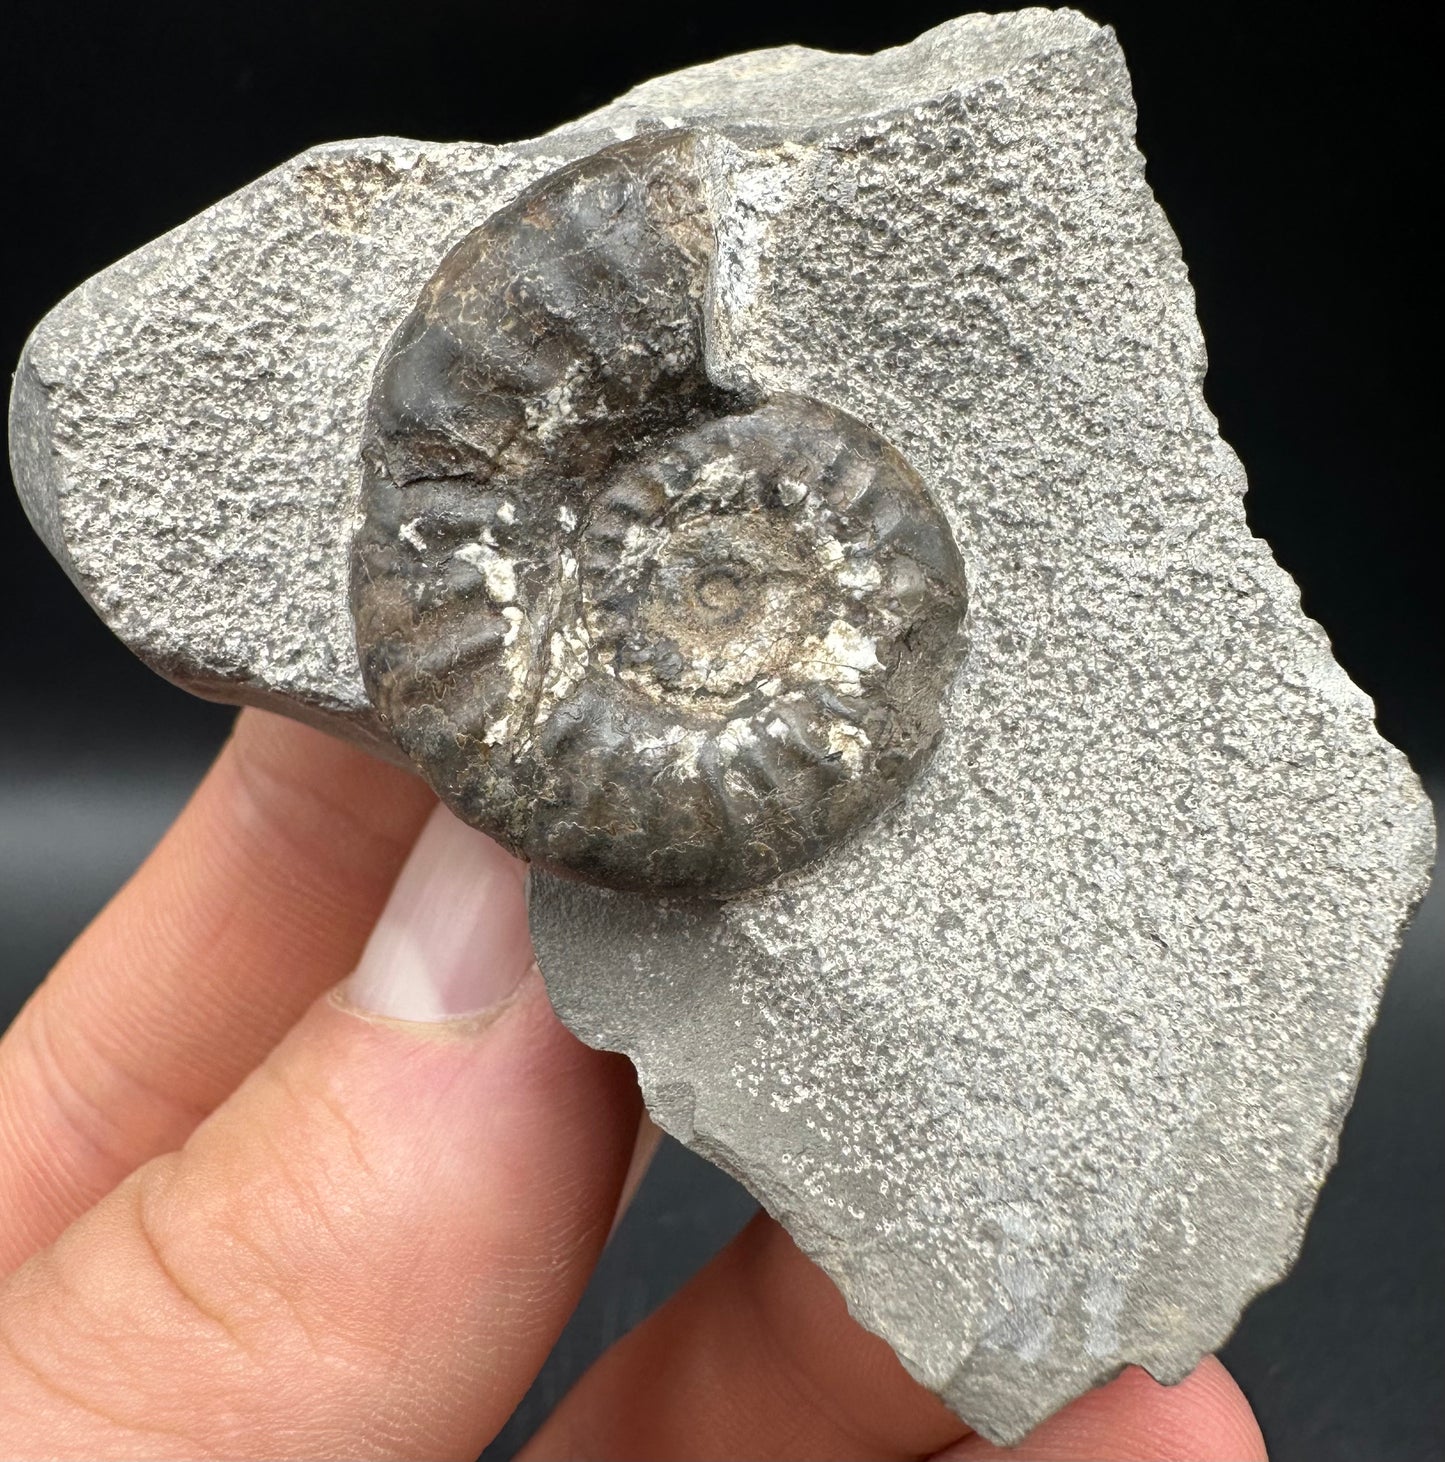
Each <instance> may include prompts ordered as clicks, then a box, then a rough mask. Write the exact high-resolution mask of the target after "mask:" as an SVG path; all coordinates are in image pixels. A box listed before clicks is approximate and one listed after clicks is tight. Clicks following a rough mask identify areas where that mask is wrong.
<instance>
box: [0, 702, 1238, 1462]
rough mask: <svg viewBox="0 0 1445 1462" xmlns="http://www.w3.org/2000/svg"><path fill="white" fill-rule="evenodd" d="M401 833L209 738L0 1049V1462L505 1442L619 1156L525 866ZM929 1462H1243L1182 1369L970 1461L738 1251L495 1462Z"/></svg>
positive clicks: (1234, 1396)
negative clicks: (689, 1460) (553, 976)
mask: <svg viewBox="0 0 1445 1462" xmlns="http://www.w3.org/2000/svg"><path fill="white" fill-rule="evenodd" d="M433 806H434V804H433V802H432V800H431V798H430V796H429V795H428V794H427V792H426V791H425V789H424V788H422V787H421V786H420V785H419V784H418V783H417V782H415V781H414V780H412V779H411V778H409V777H407V776H405V775H404V774H403V773H401V772H398V771H395V770H393V769H391V768H387V767H384V766H381V765H380V764H378V763H376V762H373V761H372V760H370V759H369V758H367V757H365V756H363V755H362V754H361V753H359V752H357V751H354V750H352V749H349V748H347V747H345V746H342V745H340V744H339V743H336V742H333V741H332V740H330V739H329V738H327V737H325V736H322V735H320V734H319V733H317V732H314V731H309V730H306V729H305V728H303V727H300V726H296V725H293V724H291V723H289V722H285V721H282V720H279V719H277V718H275V717H271V716H266V715H263V714H260V713H256V712H245V713H243V714H242V715H241V717H240V719H239V723H238V727H237V731H236V734H235V736H234V737H233V738H232V740H231V741H230V743H229V744H228V745H227V747H226V749H225V750H224V751H223V752H222V754H221V756H220V758H219V760H218V761H217V763H216V765H215V767H214V768H213V769H212V770H211V772H210V774H209V775H208V776H207V778H206V780H205V781H204V782H203V783H202V785H201V787H200V789H199V790H198V791H197V793H196V795H195V797H194V798H193V799H192V801H191V803H190V805H189V806H188V807H187V808H186V810H185V812H184V813H182V815H181V817H180V818H179V820H178V821H177V822H176V824H175V826H174V827H173V828H172V829H171V831H170V832H169V833H168V834H167V836H166V838H165V839H164V841H163V842H162V843H161V845H160V846H159V847H158V848H157V850H156V851H155V853H154V854H152V856H151V857H150V858H149V859H148V860H147V862H146V863H145V865H144V866H143V867H142V868H141V870H140V871H139V872H138V873H137V874H136V876H135V877H134V878H133V879H132V880H131V881H130V883H129V884H128V885H127V886H126V887H125V889H123V890H122V892H121V893H120V894H119V895H118V896H117V897H116V898H115V900H114V901H113V902H112V903H111V905H110V906H109V907H108V908H107V909H106V910H105V911H104V912H103V913H102V914H101V915H100V917H99V918H98V919H97V920H96V921H95V922H94V924H92V925H91V927H90V928H89V929H88V930H87V931H86V932H85V933H84V934H83V935H82V936H81V937H80V939H79V940H78V941H77V942H76V944H75V945H74V946H73V947H72V948H71V950H70V951H69V952H68V953H67V954H66V955H65V957H64V958H63V959H62V960H61V962H60V964H59V965H58V966H57V967H56V969H55V971H54V972H53V973H52V974H51V976H50V978H49V979H48V980H47V981H46V982H45V984H44V985H43V986H42V987H41V989H40V990H39V991H38V992H37V994H36V996H35V997H34V999H32V1000H31V1002H30V1003H29V1005H27V1006H26V1008H25V1010H24V1011H23V1012H22V1013H21V1015H20V1016H19V1018H18V1019H17V1020H16V1022H15V1024H14V1025H13V1026H12V1027H11V1029H10V1031H9V1032H8V1033H7V1034H6V1036H5V1038H4V1040H3V1042H0V1216H3V1217H0V1274H3V1275H5V1276H6V1277H5V1279H4V1281H3V1284H0V1455H4V1456H6V1457H30V1456H47V1457H72V1456H80V1457H130V1456H144V1457H152V1458H160V1457H199V1456H224V1457H247V1456H261V1457H312V1456H316V1457H363V1456H366V1457H370V1456H378V1457H381V1456H386V1457H393V1456H394V1457H453V1456H454V1457H470V1456H474V1455H475V1454H476V1453H477V1451H479V1450H480V1448H481V1447H482V1446H483V1445H485V1443H486V1442H487V1441H488V1439H489V1438H490V1437H492V1436H493V1435H494V1434H495V1433H496V1432H497V1431H498V1430H499V1429H500V1427H501V1426H502V1424H503V1423H504V1422H505V1421H506V1419H507V1417H508V1415H509V1414H510V1412H511V1411H512V1409H513V1407H514V1406H515V1405H516V1403H517V1402H518V1401H519V1400H520V1398H521V1396H522V1394H523V1392H524V1391H525V1390H526V1388H527V1386H528V1384H529V1383H530V1381H531V1380H532V1378H533V1376H534V1375H535V1374H536V1372H537V1370H538V1368H539V1367H540V1366H541V1364H542V1362H543V1359H544V1358H545V1356H546V1354H547V1352H548V1350H549V1348H550V1347H551V1345H552V1343H553V1341H554V1340H555V1339H556V1337H557V1335H558V1333H559V1332H560V1331H561V1329H562V1326H563V1324H564V1323H565V1322H566V1320H567V1317H568V1315H569V1313H570V1312H571V1310H572V1308H573V1307H574V1305H575V1304H576V1302H577V1300H578V1298H579V1296H580V1295H581V1293H582V1289H583V1286H584V1285H585V1284H586V1281H587V1278H588V1275H589V1273H590V1272H591V1269H592V1266H593V1264H594V1263H595V1262H596V1259H597V1256H598V1254H599V1252H600V1250H601V1248H602V1246H603V1244H604V1242H605V1241H606V1238H607V1235H608V1232H609V1230H610V1228H611V1226H612V1223H613V1221H614V1219H615V1217H616V1215H617V1214H618V1212H619V1211H620V1209H621V1206H622V1205H623V1204H624V1203H625V1200H626V1194H627V1192H628V1191H629V1189H630V1185H631V1181H632V1179H631V1178H629V1174H631V1175H632V1178H635V1176H636V1175H637V1174H638V1173H639V1172H640V1171H641V1167H642V1165H643V1163H644V1162H645V1156H646V1153H647V1150H648V1142H647V1140H646V1137H645V1136H644V1137H642V1138H639V1133H643V1134H645V1133H647V1132H648V1131H649V1130H650V1129H649V1128H648V1127H647V1126H646V1125H645V1124H642V1125H640V1117H641V1108H640V1103H639V1099H638V1093H637V1087H636V1082H635V1080H634V1078H633V1076H632V1073H631V1069H630V1067H629V1066H628V1065H627V1063H626V1062H625V1061H624V1060H622V1059H621V1058H619V1057H616V1056H609V1055H606V1054H602V1053H599V1052H595V1051H591V1050H588V1049H587V1048H585V1047H584V1046H582V1045H581V1044H580V1043H579V1042H577V1041H576V1040H575V1039H573V1037H572V1036H570V1035H569V1034H568V1033H567V1031H566V1030H565V1029H564V1028H563V1027H562V1026H561V1025H560V1024H559V1022H558V1021H557V1019H556V1017H555V1016H554V1015H553V1014H552V1011H551V1008H550V1007H549V1005H548V1003H547V999H546V994H545V991H544V990H543V987H542V984H541V981H540V979H539V977H538V975H537V973H536V970H535V967H534V966H533V963H532V955H531V948H530V944H529V941H528V936H527V926H526V914H525V909H524V906H523V896H522V870H521V865H520V864H518V863H516V862H515V861H514V860H512V859H511V858H509V857H507V856H506V855H505V854H503V853H502V852H501V851H500V850H499V849H497V848H496V846H495V845H494V844H492V843H490V842H488V840H487V839H485V838H484V837H482V836H481V835H480V834H478V833H474V832H472V831H470V830H469V829H466V828H464V827H462V826H461V824H459V823H457V822H456V821H455V820H454V819H452V818H451V817H450V816H449V814H446V813H445V812H437V813H436V814H435V817H434V820H433V821H431V822H430V823H428V816H429V814H430V813H431V812H432V809H433ZM424 825H425V827H426V831H425V833H424V834H422V836H421V838H420V841H419V842H416V840H417V837H418V834H419V833H421V831H422V829H423V826H424ZM414 842H416V852H415V855H414V856H413V857H412V858H411V859H410V861H407V855H408V851H409V850H410V849H411V847H412V845H413V843H414ZM399 873H400V878H399V880H398V874H399ZM393 882H395V883H396V891H395V894H394V896H393V897H392V898H391V900H390V902H388V901H387V895H388V891H389V890H390V889H391V887H392V885H393ZM383 905H385V906H386V912H385V914H384V915H382V908H383ZM379 915H380V916H381V917H380V922H379V923H378V922H377V920H378V916H379ZM373 925H375V926H376V932H375V934H374V936H373V937H372V938H371V940H370V943H369V944H368V943H367V940H368V935H369V934H371V931H372V928H373ZM363 949H365V954H364V955H363ZM353 969H354V970H355V973H354V974H351V975H350V978H349V979H347V980H346V982H345V983H344V984H341V985H340V986H338V984H337V982H338V981H341V980H342V979H343V978H344V977H346V976H347V975H348V972H350V971H352V970H353ZM940 1452H941V1453H942V1455H944V1456H946V1457H950V1458H972V1457H991V1456H996V1455H1010V1456H1014V1455H1017V1456H1028V1457H1037V1458H1100V1457H1103V1458H1110V1459H1122V1458H1140V1459H1144V1458H1159V1459H1164V1458H1176V1457H1177V1458H1190V1459H1194V1458H1221V1459H1224V1458H1228V1459H1234V1462H1239V1459H1248V1458H1262V1457H1263V1456H1264V1450H1263V1445H1262V1443H1261V1441H1260V1437H1259V1432H1258V1429H1257V1427H1256V1426H1255V1423H1254V1420H1253V1418H1252V1416H1251V1414H1250V1412H1249V1408H1248V1406H1247V1404H1246V1403H1245V1401H1244V1398H1243V1397H1242V1396H1241V1394H1240V1393H1239V1391H1238V1389H1237V1388H1236V1387H1235V1386H1234V1383H1233V1382H1232V1381H1231V1380H1230V1379H1229V1377H1228V1376H1227V1375H1226V1373H1225V1372H1224V1370H1223V1368H1222V1367H1220V1366H1219V1365H1218V1363H1217V1362H1213V1361H1210V1362H1206V1363H1205V1364H1204V1365H1203V1366H1201V1367H1200V1368H1199V1370H1197V1371H1196V1372H1195V1373H1194V1375H1193V1376H1192V1377H1190V1378H1189V1380H1187V1381H1185V1382H1184V1383H1183V1384H1182V1385H1180V1386H1178V1387H1174V1388H1170V1389H1166V1388H1164V1387H1161V1386H1158V1385H1156V1384H1155V1383H1154V1382H1153V1381H1151V1380H1150V1379H1149V1378H1148V1377H1147V1376H1146V1375H1144V1374H1143V1373H1142V1372H1140V1371H1129V1372H1126V1373H1125V1374H1124V1375H1122V1376H1121V1377H1120V1378H1119V1379H1118V1380H1116V1381H1115V1382H1113V1383H1112V1384H1111V1385H1109V1386H1106V1387H1104V1388H1102V1389H1101V1390H1099V1391H1096V1392H1094V1393H1093V1394H1091V1395H1090V1396H1087V1397H1084V1398H1083V1399H1082V1400H1080V1401H1079V1402H1077V1403H1076V1404H1075V1405H1073V1406H1071V1407H1069V1408H1068V1409H1067V1410H1066V1411H1064V1412H1062V1413H1060V1414H1059V1415H1058V1416H1056V1417H1055V1418H1053V1420H1051V1421H1050V1422H1048V1423H1046V1424H1045V1425H1044V1426H1043V1427H1041V1428H1040V1429H1039V1430H1038V1432H1036V1433H1035V1434H1034V1436H1033V1437H1032V1438H1031V1439H1030V1440H1029V1442H1028V1443H1026V1444H1025V1445H1024V1446H1023V1447H1022V1448H1020V1449H1019V1450H1018V1451H1017V1452H1015V1453H1006V1454H1000V1453H999V1452H998V1451H997V1449H995V1448H993V1447H990V1446H988V1445H987V1444H986V1443H984V1442H983V1441H982V1440H981V1439H979V1438H977V1437H967V1436H966V1435H965V1433H964V1428H963V1427H962V1426H961V1425H960V1424H959V1422H958V1421H957V1420H956V1419H955V1418H954V1417H952V1416H951V1415H950V1414H949V1413H948V1412H947V1411H946V1410H945V1409H944V1408H943V1407H942V1406H941V1405H940V1404H939V1403H938V1402H937V1401H936V1400H935V1399H934V1398H933V1397H932V1396H930V1395H929V1394H928V1393H927V1392H925V1391H923V1390H922V1389H920V1388H919V1387H918V1386H916V1385H915V1384H914V1383H913V1382H912V1381H911V1380H909V1378H908V1377H907V1376H906V1375H905V1373H904V1372H903V1370H902V1368H901V1367H900V1366H899V1364H898V1362H897V1361H896V1360H895V1359H894V1357H893V1355H892V1353H891V1352H890V1351H889V1350H888V1348H887V1347H886V1346H885V1345H884V1344H883V1343H882V1342H881V1341H879V1340H877V1339H876V1338H874V1337H873V1336H871V1335H868V1334H867V1333H866V1332H864V1331H863V1330H862V1329H860V1328H859V1327H858V1326H857V1325H855V1324H854V1323H853V1322H852V1321H851V1320H850V1319H849V1318H848V1316H847V1313H846V1311H845V1309H844V1306H843V1303H842V1300H841V1298H840V1297H839V1295H838V1293H837V1291H836V1290H835V1289H834V1288H833V1286H832V1285H831V1284H830V1283H829V1282H828V1281H827V1280H826V1279H825V1278H824V1277H823V1275H822V1274H821V1273H820V1272H819V1271H818V1270H816V1269H815V1268H814V1267H813V1266H812V1265H811V1264H810V1263H809V1262H808V1261H807V1260H806V1259H804V1258H803V1256H802V1255H801V1254H800V1253H799V1252H798V1250H797V1249H795V1248H794V1247H793V1245H792V1244H791V1242H790V1241H789V1240H788V1238H787V1236H786V1235H785V1234H784V1233H783V1231H782V1230H781V1229H780V1228H779V1227H778V1226H777V1225H776V1224H774V1223H772V1222H771V1221H770V1220H767V1219H758V1220H756V1221H755V1222H754V1223H752V1224H751V1225H750V1226H749V1227H748V1228H747V1229H746V1230H745V1231H744V1233H743V1234H742V1235H741V1236H740V1237H739V1238H738V1239H737V1240H736V1241H735V1242H734V1243H733V1244H732V1245H731V1246H730V1247H729V1248H728V1249H727V1250H726V1251H724V1253H723V1254H722V1255H720V1256H719V1257H718V1258H717V1259H716V1260H715V1261H714V1262H713V1263H712V1264H710V1265H709V1266H708V1267H707V1268H705V1269H704V1270H703V1271H702V1272H701V1273H700V1274H699V1275H698V1276H697V1277H696V1278H695V1279H694V1280H693V1281H692V1282H691V1283H690V1284H689V1285H688V1286H687V1287H686V1288H685V1289H684V1290H683V1291H682V1292H681V1293H679V1294H678V1295H677V1296H676V1297H675V1298H674V1299H672V1300H671V1301H670V1302H669V1303H668V1304H667V1305H665V1306H664V1307H663V1308H662V1309H661V1310H660V1311H659V1312H658V1313H657V1314H656V1315H654V1316H653V1317H652V1318H651V1319H649V1320H647V1321H645V1322H644V1323H643V1324H642V1325H641V1326H639V1327H638V1328H637V1329H636V1330H634V1331H633V1332H632V1334H630V1335H629V1336H627V1337H626V1338H625V1339H624V1340H622V1341H621V1342H619V1343H618V1344H617V1345H616V1346H614V1347H613V1348H612V1350H611V1351H610V1352H609V1353H608V1354H607V1355H606V1356H604V1357H603V1359H602V1360H601V1361H599V1362H598V1364H597V1365H596V1366H595V1367H594V1368H593V1369H592V1371H591V1372H590V1373H589V1374H588V1375H587V1376H586V1377H584V1378H583V1380H582V1381H581V1382H580V1383H579V1385H578V1386H577V1388H576V1389H575V1390H574V1391H573V1393H572V1394H571V1395H570V1396H568V1397H567V1398H566V1399H565V1400H564V1401H563V1403H562V1404H561V1406H560V1407H559V1408H558V1409H557V1411H556V1412H555V1413H554V1415H553V1416H552V1417H551V1418H550V1420H549V1421H548V1422H547V1424H546V1425H545V1426H544V1427H543V1429H542V1431H541V1433H540V1434H539V1435H538V1437H536V1438H535V1439H534V1440H533V1442H532V1443H531V1445H530V1446H529V1447H528V1448H527V1449H526V1451H525V1453H524V1454H523V1455H524V1456H527V1457H530V1458H574V1457H589V1458H602V1457H615V1458H644V1457H649V1458H650V1457H657V1458H684V1457H704V1456H706V1457H722V1458H727V1457H747V1458H761V1457H826V1458H844V1457H850V1458H851V1457H859V1458H862V1457H866V1458H884V1457H895V1456H896V1457H916V1456H923V1455H931V1454H936V1453H940Z"/></svg>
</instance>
